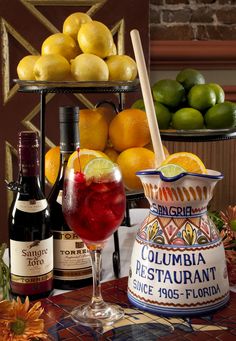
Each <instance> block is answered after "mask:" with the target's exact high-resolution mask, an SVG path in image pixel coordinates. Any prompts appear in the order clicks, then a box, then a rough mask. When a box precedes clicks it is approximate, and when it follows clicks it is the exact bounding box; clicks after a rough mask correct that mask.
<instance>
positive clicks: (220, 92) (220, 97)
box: [207, 83, 225, 104]
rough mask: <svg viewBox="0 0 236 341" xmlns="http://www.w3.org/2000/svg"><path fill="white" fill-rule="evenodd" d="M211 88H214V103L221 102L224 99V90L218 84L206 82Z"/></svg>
mask: <svg viewBox="0 0 236 341" xmlns="http://www.w3.org/2000/svg"><path fill="white" fill-rule="evenodd" d="M207 85H208V86H209V87H210V88H211V89H213V90H214V92H215V95H216V104H218V103H223V102H224V100H225V92H224V90H223V89H222V87H221V86H220V85H219V84H216V83H208V84H207Z"/></svg>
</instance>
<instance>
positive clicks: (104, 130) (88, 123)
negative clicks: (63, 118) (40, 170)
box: [45, 106, 168, 190]
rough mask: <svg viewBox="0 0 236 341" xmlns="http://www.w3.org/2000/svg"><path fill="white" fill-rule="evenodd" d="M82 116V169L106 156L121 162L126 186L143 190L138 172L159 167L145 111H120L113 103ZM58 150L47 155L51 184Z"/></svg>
mask: <svg viewBox="0 0 236 341" xmlns="http://www.w3.org/2000/svg"><path fill="white" fill-rule="evenodd" d="M79 117H80V119H79V131H80V148H81V149H80V163H81V170H82V171H83V170H84V168H85V166H86V164H87V163H88V162H89V161H90V160H92V159H93V158H96V157H103V158H104V157H105V158H108V159H110V160H111V161H113V162H116V163H117V164H118V165H119V167H120V169H121V172H122V175H123V180H124V184H125V187H126V188H127V189H129V190H139V189H142V185H141V181H140V180H139V178H138V177H137V176H136V174H135V173H136V172H137V171H138V170H141V169H147V168H155V167H156V160H155V155H154V152H153V149H152V145H151V137H150V131H149V126H148V121H147V117H146V113H145V112H144V111H143V110H140V109H133V108H129V109H125V110H123V111H121V112H119V113H118V114H117V113H116V112H115V111H114V109H113V108H112V107H111V106H101V107H99V108H94V109H81V110H80V116H79ZM164 151H165V153H166V155H168V151H167V149H166V148H165V147H164ZM59 153H60V149H59V147H58V146H57V147H54V148H51V149H50V150H49V151H48V152H47V153H46V156H45V176H46V178H47V180H48V182H49V183H51V184H53V183H54V182H55V180H56V177H57V174H58V170H59V163H60V156H59Z"/></svg>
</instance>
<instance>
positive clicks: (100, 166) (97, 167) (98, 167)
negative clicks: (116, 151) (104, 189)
mask: <svg viewBox="0 0 236 341" xmlns="http://www.w3.org/2000/svg"><path fill="white" fill-rule="evenodd" d="M114 168H115V164H114V163H113V162H112V161H110V160H108V159H105V158H103V157H99V158H96V159H93V160H91V161H90V162H89V163H87V165H86V166H85V168H84V174H85V177H86V179H87V180H88V179H91V178H92V179H95V180H99V179H101V178H102V179H103V180H104V179H105V178H106V177H108V179H109V174H111V173H113V172H114Z"/></svg>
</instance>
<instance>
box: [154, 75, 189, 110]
mask: <svg viewBox="0 0 236 341" xmlns="http://www.w3.org/2000/svg"><path fill="white" fill-rule="evenodd" d="M152 92H153V97H154V100H156V101H157V102H160V103H162V104H164V105H166V106H168V107H171V108H173V107H177V106H178V105H179V104H180V103H181V102H182V100H183V97H184V94H185V92H184V87H183V86H182V85H181V84H180V83H179V82H177V81H175V80H173V79H162V80H160V81H158V82H156V83H155V84H154V85H153V86H152Z"/></svg>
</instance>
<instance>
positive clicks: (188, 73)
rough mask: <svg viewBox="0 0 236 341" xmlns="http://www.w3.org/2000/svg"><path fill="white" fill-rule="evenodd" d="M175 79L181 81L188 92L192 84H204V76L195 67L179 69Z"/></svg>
mask: <svg viewBox="0 0 236 341" xmlns="http://www.w3.org/2000/svg"><path fill="white" fill-rule="evenodd" d="M176 80H177V81H178V82H179V83H181V84H182V85H183V87H184V89H185V90H186V91H187V92H188V91H189V90H190V89H191V88H192V87H193V86H194V85H197V84H204V83H205V78H204V76H203V75H202V74H201V73H200V72H199V71H198V70H195V69H184V70H181V71H180V72H179V73H178V74H177V76H176Z"/></svg>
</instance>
